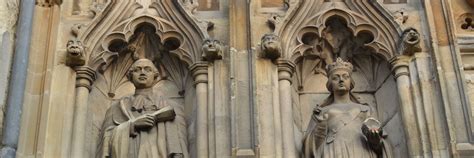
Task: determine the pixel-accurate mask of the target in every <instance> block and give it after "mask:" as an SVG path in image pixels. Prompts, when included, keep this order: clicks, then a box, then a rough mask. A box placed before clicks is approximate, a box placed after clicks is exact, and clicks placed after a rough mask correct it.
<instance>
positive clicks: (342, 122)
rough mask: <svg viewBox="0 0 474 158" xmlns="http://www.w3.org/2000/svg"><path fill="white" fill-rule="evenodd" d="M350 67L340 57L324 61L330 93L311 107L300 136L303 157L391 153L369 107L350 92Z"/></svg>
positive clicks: (373, 155)
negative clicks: (304, 129)
mask: <svg viewBox="0 0 474 158" xmlns="http://www.w3.org/2000/svg"><path fill="white" fill-rule="evenodd" d="M352 69H353V66H352V64H351V63H349V62H344V61H342V59H341V58H337V60H336V62H335V63H332V64H330V65H328V67H327V70H326V71H327V74H328V81H327V83H326V87H327V89H328V90H329V92H330V93H331V94H330V95H329V97H328V98H327V99H326V100H325V101H324V103H323V104H321V105H318V106H316V108H315V109H314V111H313V115H312V117H311V121H310V123H309V126H308V130H307V134H306V136H305V140H304V149H303V154H304V157H305V158H312V157H318V158H323V157H324V158H335V157H364V158H371V157H372V158H375V157H384V158H386V157H392V151H391V149H390V145H389V144H388V143H387V142H385V140H384V138H386V136H387V135H385V134H384V133H383V130H382V128H381V125H380V122H379V121H377V120H376V119H374V118H372V117H370V116H371V113H372V112H373V111H372V110H371V108H370V107H369V106H367V105H363V104H360V102H359V101H358V100H357V99H356V97H354V95H353V94H352V93H351V92H350V91H351V90H352V89H353V88H354V80H353V79H352V77H351V74H352Z"/></svg>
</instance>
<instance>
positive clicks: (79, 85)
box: [71, 66, 96, 158]
mask: <svg viewBox="0 0 474 158" xmlns="http://www.w3.org/2000/svg"><path fill="white" fill-rule="evenodd" d="M74 70H75V71H76V102H75V105H74V120H73V121H74V124H73V127H74V128H73V135H72V152H71V157H77V158H82V157H84V156H85V138H86V137H85V136H86V135H85V133H86V132H85V129H86V125H87V124H86V123H87V102H88V99H89V98H88V97H89V92H90V90H91V86H92V83H93V82H94V80H95V78H96V76H95V71H94V70H93V69H92V68H90V67H88V66H79V67H74Z"/></svg>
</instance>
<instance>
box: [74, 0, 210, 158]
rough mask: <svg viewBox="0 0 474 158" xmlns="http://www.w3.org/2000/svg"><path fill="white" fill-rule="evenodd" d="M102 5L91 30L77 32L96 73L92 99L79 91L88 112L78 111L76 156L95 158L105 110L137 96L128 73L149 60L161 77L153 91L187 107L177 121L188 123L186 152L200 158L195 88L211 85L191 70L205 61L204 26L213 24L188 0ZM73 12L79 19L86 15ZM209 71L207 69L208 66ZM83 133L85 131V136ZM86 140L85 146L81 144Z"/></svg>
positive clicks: (181, 131) (182, 132) (130, 0)
mask: <svg viewBox="0 0 474 158" xmlns="http://www.w3.org/2000/svg"><path fill="white" fill-rule="evenodd" d="M79 3H80V4H82V2H80V1H79ZM99 4H100V7H99V9H98V10H95V12H94V16H93V19H92V20H91V21H90V22H89V23H88V24H87V26H85V27H75V28H73V33H74V35H75V36H77V37H76V38H77V39H78V40H80V41H82V42H83V44H84V46H85V47H86V48H87V50H88V52H87V55H86V58H87V60H86V63H85V64H84V66H83V67H88V68H89V69H91V70H92V71H94V72H95V73H94V74H95V75H92V76H93V77H91V78H93V80H92V84H91V85H90V86H89V87H88V89H89V91H90V93H88V94H87V95H88V97H82V98H81V97H78V96H79V95H82V94H80V92H79V94H76V100H81V101H86V102H87V107H86V109H87V111H84V110H82V111H80V110H76V111H75V112H74V113H75V116H74V124H73V126H74V127H73V128H74V129H73V139H72V144H73V145H72V149H71V150H72V155H74V156H79V157H81V155H82V156H83V157H95V155H96V152H97V151H96V150H97V147H98V145H99V140H100V139H101V138H99V137H100V133H101V128H102V127H101V126H102V123H103V121H104V118H105V116H106V111H107V109H108V108H109V107H110V105H111V104H112V103H113V102H114V101H118V100H119V99H120V98H122V97H125V96H129V95H132V94H134V92H135V88H134V86H133V84H131V82H130V81H129V79H128V78H127V76H126V74H127V72H128V71H129V69H130V66H131V65H132V63H133V62H134V61H136V60H138V59H144V58H145V59H149V60H151V61H152V62H153V63H154V65H155V66H156V67H157V68H158V71H159V74H160V76H158V80H159V81H158V82H157V83H156V84H155V86H154V87H153V90H154V93H155V94H157V95H159V96H161V97H163V98H168V99H171V100H173V101H175V102H176V103H178V104H179V105H182V107H179V108H181V110H180V111H184V113H181V114H179V113H177V116H176V118H175V119H181V120H184V121H183V122H185V124H180V125H179V127H178V128H179V130H178V131H179V135H180V136H182V137H185V138H186V139H187V142H186V144H187V147H188V149H186V150H188V151H189V153H190V155H196V152H197V150H196V148H195V147H196V142H197V140H196V128H197V127H196V121H197V119H196V117H197V116H196V115H197V114H196V113H197V112H196V107H197V106H198V105H197V104H198V102H199V100H198V99H197V98H198V97H197V96H196V95H197V94H196V89H195V87H196V85H197V84H200V83H207V81H203V82H199V83H198V82H196V81H195V78H194V77H195V75H194V74H193V72H195V71H194V70H191V67H192V65H194V64H196V63H198V62H204V63H205V62H206V61H203V58H205V57H203V56H202V55H201V46H202V43H203V40H204V39H206V38H207V37H209V35H208V34H207V32H206V31H207V29H206V27H202V26H208V24H207V22H206V21H197V20H196V18H195V17H194V16H193V15H192V12H193V11H194V10H195V7H196V6H195V5H193V4H192V3H190V2H188V1H175V0H163V1H146V0H145V1H135V0H126V1H117V0H112V1H109V2H108V3H99V2H97V5H99ZM75 9H77V8H75ZM73 11H74V13H73V15H74V16H78V17H81V16H87V15H83V14H82V12H77V11H76V10H73ZM75 13H77V14H75ZM204 65H207V64H204ZM71 67H81V65H71ZM75 69H76V68H75ZM204 71H207V67H206V66H204ZM206 73H207V72H205V73H204V74H206ZM94 79H95V80H94ZM204 94H206V92H204ZM201 98H207V95H205V96H201ZM201 102H202V101H201ZM81 118H84V119H82V120H81ZM82 122H85V123H82ZM80 124H84V125H85V129H81V128H78V127H80V126H79V125H80ZM81 133H85V134H84V135H85V137H83V135H81ZM81 138H84V139H85V140H84V142H83V143H82V142H79V143H78V142H77V141H78V140H81ZM82 148H84V149H82ZM77 153H79V155H78V154H77Z"/></svg>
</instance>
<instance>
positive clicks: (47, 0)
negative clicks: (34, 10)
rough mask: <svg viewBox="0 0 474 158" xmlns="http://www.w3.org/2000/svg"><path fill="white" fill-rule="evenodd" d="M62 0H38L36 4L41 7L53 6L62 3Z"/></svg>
mask: <svg viewBox="0 0 474 158" xmlns="http://www.w3.org/2000/svg"><path fill="white" fill-rule="evenodd" d="M62 3H63V1H62V0H36V5H37V6H41V7H52V6H54V5H61V4H62Z"/></svg>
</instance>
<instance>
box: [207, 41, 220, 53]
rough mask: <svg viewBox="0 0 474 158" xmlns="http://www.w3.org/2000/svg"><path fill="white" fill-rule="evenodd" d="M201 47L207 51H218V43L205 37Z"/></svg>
mask: <svg viewBox="0 0 474 158" xmlns="http://www.w3.org/2000/svg"><path fill="white" fill-rule="evenodd" d="M203 49H204V50H205V51H207V52H218V51H220V43H219V41H217V40H211V39H207V40H206V41H204V45H203Z"/></svg>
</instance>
